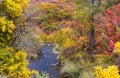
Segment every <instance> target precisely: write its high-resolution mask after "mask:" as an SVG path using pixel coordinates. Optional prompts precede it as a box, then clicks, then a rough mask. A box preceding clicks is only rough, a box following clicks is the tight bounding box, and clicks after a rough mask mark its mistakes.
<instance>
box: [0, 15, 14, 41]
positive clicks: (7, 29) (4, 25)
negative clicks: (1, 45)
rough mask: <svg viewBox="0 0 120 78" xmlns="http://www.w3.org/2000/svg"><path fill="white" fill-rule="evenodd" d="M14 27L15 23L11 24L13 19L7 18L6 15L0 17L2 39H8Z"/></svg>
mask: <svg viewBox="0 0 120 78" xmlns="http://www.w3.org/2000/svg"><path fill="white" fill-rule="evenodd" d="M14 29H15V25H14V24H13V21H9V20H7V19H6V17H2V18H0V33H1V34H0V36H1V37H3V39H4V40H8V41H9V40H10V39H11V38H12V34H13V31H14ZM0 41H3V40H0ZM5 42H6V41H5Z"/></svg>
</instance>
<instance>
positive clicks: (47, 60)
mask: <svg viewBox="0 0 120 78" xmlns="http://www.w3.org/2000/svg"><path fill="white" fill-rule="evenodd" d="M41 51H42V53H41V55H40V57H39V58H38V59H37V60H33V61H30V62H29V65H28V67H29V68H30V69H31V70H32V69H35V70H38V71H39V73H42V72H47V73H48V74H49V76H50V78H59V71H58V70H57V69H55V68H54V67H53V66H51V65H52V64H55V63H58V60H57V54H55V53H53V46H50V45H47V44H45V45H43V47H42V49H41Z"/></svg>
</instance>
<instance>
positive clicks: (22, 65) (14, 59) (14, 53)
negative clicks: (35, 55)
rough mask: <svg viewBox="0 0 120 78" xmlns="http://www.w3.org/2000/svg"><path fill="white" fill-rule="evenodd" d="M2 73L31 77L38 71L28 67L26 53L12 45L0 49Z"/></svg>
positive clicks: (11, 75)
mask: <svg viewBox="0 0 120 78" xmlns="http://www.w3.org/2000/svg"><path fill="white" fill-rule="evenodd" d="M0 56H1V57H0V74H1V75H6V76H7V77H10V78H21V77H22V78H26V77H27V78H30V76H31V75H32V74H35V73H36V71H34V70H33V71H30V70H29V69H28V68H27V65H28V62H27V61H26V53H25V52H24V51H22V50H15V49H13V48H11V47H2V48H1V49H0Z"/></svg>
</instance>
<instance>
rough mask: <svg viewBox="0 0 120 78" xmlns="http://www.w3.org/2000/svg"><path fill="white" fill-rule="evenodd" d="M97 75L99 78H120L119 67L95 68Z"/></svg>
mask: <svg viewBox="0 0 120 78" xmlns="http://www.w3.org/2000/svg"><path fill="white" fill-rule="evenodd" d="M95 75H96V77H97V78H120V75H119V71H118V67H117V66H115V65H112V66H108V68H104V69H103V67H102V66H97V67H95Z"/></svg>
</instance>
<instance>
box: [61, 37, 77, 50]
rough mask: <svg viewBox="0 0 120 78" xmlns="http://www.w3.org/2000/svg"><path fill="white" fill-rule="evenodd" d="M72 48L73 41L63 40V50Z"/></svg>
mask: <svg viewBox="0 0 120 78" xmlns="http://www.w3.org/2000/svg"><path fill="white" fill-rule="evenodd" d="M72 46H75V42H74V41H73V40H71V39H70V38H67V39H66V40H65V43H64V44H63V47H64V48H69V47H72Z"/></svg>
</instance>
